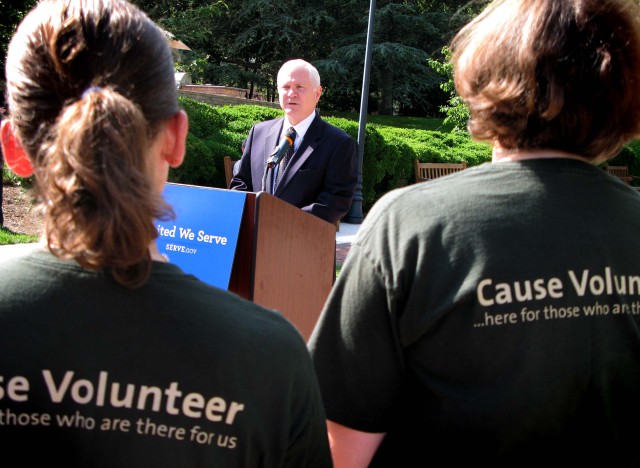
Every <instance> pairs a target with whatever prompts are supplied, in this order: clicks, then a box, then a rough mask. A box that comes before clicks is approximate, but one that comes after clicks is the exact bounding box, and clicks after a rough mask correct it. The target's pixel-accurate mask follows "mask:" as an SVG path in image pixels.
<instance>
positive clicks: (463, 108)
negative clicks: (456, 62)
mask: <svg viewBox="0 0 640 468" xmlns="http://www.w3.org/2000/svg"><path fill="white" fill-rule="evenodd" d="M442 55H443V56H444V61H438V60H435V59H430V60H429V65H430V66H431V67H432V68H433V69H434V70H435V71H436V72H438V73H439V74H440V75H442V76H444V77H445V78H446V81H443V82H442V83H441V84H440V88H441V89H442V90H443V91H444V92H445V93H447V94H448V96H449V101H448V102H447V104H446V105H443V106H441V107H440V110H441V111H442V112H443V113H444V114H445V115H446V117H445V119H444V123H445V124H451V125H453V129H454V131H458V132H466V131H467V123H468V122H469V108H468V107H467V105H466V104H465V103H464V102H463V101H462V99H461V98H460V96H458V93H457V92H456V88H455V85H454V83H453V64H452V63H451V52H450V51H449V48H448V47H444V48H443V49H442Z"/></svg>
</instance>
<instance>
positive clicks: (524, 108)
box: [452, 0, 640, 158]
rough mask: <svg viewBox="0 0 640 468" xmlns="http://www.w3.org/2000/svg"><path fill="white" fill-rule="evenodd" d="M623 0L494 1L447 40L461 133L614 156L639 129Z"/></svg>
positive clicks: (634, 42) (636, 67) (632, 13)
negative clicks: (464, 123)
mask: <svg viewBox="0 0 640 468" xmlns="http://www.w3.org/2000/svg"><path fill="white" fill-rule="evenodd" d="M639 20H640V8H639V7H638V5H637V4H636V3H634V2H633V1H632V0H504V1H496V2H493V3H492V4H490V5H489V7H488V8H487V9H486V10H485V11H484V12H483V13H481V14H480V15H479V16H478V17H477V18H476V19H474V20H473V21H472V22H471V23H469V24H468V25H467V26H465V27H464V28H463V29H462V30H461V31H460V32H459V33H458V34H457V35H456V37H455V38H454V39H453V41H452V59H453V64H454V80H455V85H456V89H457V91H458V94H459V95H460V97H461V98H462V99H463V100H464V101H465V102H466V103H467V104H468V106H469V110H470V114H471V119H470V121H469V131H470V133H471V135H472V136H473V137H474V138H476V139H478V140H485V141H493V140H497V141H498V142H499V143H500V145H501V146H502V147H504V148H507V149H544V148H547V149H556V150H562V151H567V152H571V153H575V154H579V155H582V156H585V157H589V158H598V157H603V156H604V157H613V156H615V155H616V154H617V153H618V152H619V151H620V149H621V147H622V146H623V145H624V144H625V143H627V142H628V141H630V140H632V139H634V138H636V137H638V136H639V135H640V22H639Z"/></svg>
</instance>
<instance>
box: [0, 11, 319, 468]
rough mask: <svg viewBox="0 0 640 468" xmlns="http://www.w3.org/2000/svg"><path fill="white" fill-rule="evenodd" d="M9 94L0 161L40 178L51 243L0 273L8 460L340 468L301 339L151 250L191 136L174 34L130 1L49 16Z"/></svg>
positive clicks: (22, 58)
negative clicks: (171, 42) (166, 193)
mask: <svg viewBox="0 0 640 468" xmlns="http://www.w3.org/2000/svg"><path fill="white" fill-rule="evenodd" d="M6 83H7V103H8V108H9V117H8V118H7V119H6V120H5V121H3V122H2V127H1V132H0V139H1V142H2V148H3V152H4V155H5V158H6V161H7V164H8V165H9V167H11V168H12V170H13V171H14V172H15V173H16V174H18V175H19V176H22V177H27V176H30V175H34V178H35V182H36V187H37V190H38V194H39V202H40V205H41V208H42V210H43V213H44V221H45V223H44V226H45V227H44V232H43V235H42V243H41V244H42V245H41V247H42V248H40V249H36V250H34V251H33V252H31V253H29V254H28V255H25V256H23V257H17V258H14V259H10V260H7V261H4V262H2V263H0V277H1V278H2V282H1V283H0V440H2V441H3V443H2V445H3V455H4V456H6V457H7V458H13V459H14V460H20V464H24V465H26V466H36V465H44V464H45V463H46V464H53V463H54V462H59V463H63V464H64V466H92V467H96V466H105V467H106V466H110V467H111V466H118V467H128V466H131V467H134V466H135V467H141V466H153V467H165V466H166V467H189V466H224V467H233V466H238V467H239V466H242V467H253V466H256V467H257V466H264V467H278V466H296V467H304V466H314V467H316V466H319V467H322V466H330V465H331V460H330V454H329V449H328V442H327V435H326V426H325V422H324V410H323V407H322V404H321V401H320V396H319V391H318V387H317V382H316V378H315V374H314V372H313V368H312V366H311V363H310V359H309V356H308V353H307V350H306V347H305V343H304V341H303V339H302V338H301V336H300V335H299V334H298V332H297V331H296V330H295V329H294V328H293V326H292V325H291V324H290V323H288V322H287V321H286V320H285V319H284V318H283V317H282V316H281V315H279V314H277V313H275V312H272V311H267V310H264V309H263V308H261V307H259V306H257V305H255V304H252V303H250V302H247V301H244V300H243V299H240V298H238V297H237V296H235V295H233V294H231V293H228V292H226V291H221V290H218V289H216V288H213V287H211V286H208V285H206V284H204V283H202V282H201V281H199V280H197V279H196V278H194V277H193V276H191V275H187V274H185V273H184V272H182V270H180V268H179V267H177V266H176V265H170V264H168V263H165V261H164V258H163V257H162V256H161V255H160V254H159V252H158V250H157V248H156V245H155V239H156V237H157V231H156V229H155V227H154V220H157V219H169V218H171V217H172V216H173V212H172V209H171V207H170V206H169V205H167V204H166V203H165V202H164V200H163V199H162V190H163V188H164V184H165V182H166V180H167V175H168V172H169V168H170V167H176V166H178V165H180V164H181V162H182V160H183V158H184V155H185V141H186V137H187V130H188V122H187V116H186V114H185V113H184V111H182V110H181V109H180V108H179V106H178V102H177V97H176V90H175V81H174V73H173V61H172V57H171V51H170V49H169V47H168V44H167V42H166V39H165V38H164V36H163V33H162V31H161V30H160V29H159V28H158V27H157V26H156V25H155V24H154V23H153V22H152V21H150V20H149V18H148V17H147V16H146V15H145V14H144V13H143V12H142V11H140V10H139V9H138V8H137V7H135V6H134V5H132V4H130V3H128V2H126V1H125V0H55V1H54V0H45V1H42V2H41V3H39V4H38V5H37V6H36V7H35V8H34V9H33V10H32V11H31V12H30V13H29V14H28V15H27V16H26V17H25V19H24V20H23V22H22V23H21V25H20V26H19V28H18V30H17V32H16V34H15V36H14V38H13V39H12V41H11V44H10V47H9V52H8V56H7V60H6ZM24 447H34V449H27V450H25V449H24Z"/></svg>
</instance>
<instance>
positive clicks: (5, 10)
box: [0, 0, 36, 101]
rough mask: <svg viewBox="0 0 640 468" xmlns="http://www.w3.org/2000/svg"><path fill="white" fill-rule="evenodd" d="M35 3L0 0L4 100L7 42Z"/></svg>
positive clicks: (1, 64) (2, 89) (0, 90)
mask: <svg viewBox="0 0 640 468" xmlns="http://www.w3.org/2000/svg"><path fill="white" fill-rule="evenodd" d="M35 4H36V0H25V1H14V2H10V1H7V0H0V11H2V17H1V19H0V66H1V67H2V78H1V79H0V92H1V93H2V96H3V101H4V90H5V86H6V82H5V75H4V69H5V58H6V56H7V49H8V48H9V42H11V38H12V37H13V34H14V33H15V30H16V27H17V26H18V24H19V23H20V21H21V20H22V18H23V17H24V15H25V14H26V13H27V12H28V11H29V10H30V9H31V8H32V7H33V6H34V5H35Z"/></svg>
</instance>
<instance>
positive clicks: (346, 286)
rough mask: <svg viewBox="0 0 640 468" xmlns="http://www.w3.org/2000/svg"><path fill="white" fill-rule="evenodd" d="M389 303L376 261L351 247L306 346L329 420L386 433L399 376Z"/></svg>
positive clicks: (398, 355)
mask: <svg viewBox="0 0 640 468" xmlns="http://www.w3.org/2000/svg"><path fill="white" fill-rule="evenodd" d="M390 301H393V299H392V298H391V292H390V291H389V289H388V288H387V287H386V285H385V279H384V278H383V277H382V275H381V274H380V271H379V269H378V265H376V261H375V259H374V258H373V256H372V255H371V254H370V253H367V252H365V251H364V250H363V249H362V248H360V247H359V246H358V245H357V244H354V245H353V246H352V248H351V250H350V252H349V257H348V259H347V262H346V263H345V265H344V266H343V270H342V271H341V273H340V276H339V277H338V279H337V281H336V284H335V286H334V288H333V290H332V292H331V294H330V296H329V298H328V300H327V303H326V305H325V308H324V309H323V312H322V314H321V316H320V319H319V321H318V324H317V326H316V329H315V330H314V333H313V335H312V337H311V338H310V341H309V349H310V351H311V354H312V359H313V362H314V365H315V368H316V373H317V375H318V379H319V381H320V389H321V392H322V398H323V400H324V404H325V409H326V411H327V418H328V419H329V420H331V421H334V422H337V423H339V424H342V425H344V426H347V427H350V428H352V429H356V430H360V431H364V432H386V430H387V427H388V421H389V419H390V417H391V415H392V410H393V405H394V402H395V401H396V398H397V394H398V392H399V390H400V388H399V386H400V382H401V380H402V379H401V377H402V373H403V363H402V351H401V347H400V345H399V342H398V339H397V338H396V337H397V336H398V334H397V330H396V328H397V327H396V324H395V323H396V321H395V319H394V317H392V314H391V313H390V307H389V304H390Z"/></svg>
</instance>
